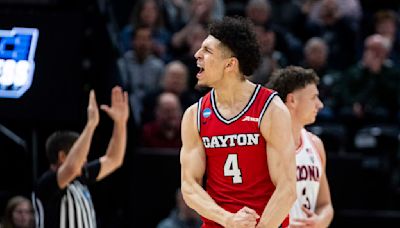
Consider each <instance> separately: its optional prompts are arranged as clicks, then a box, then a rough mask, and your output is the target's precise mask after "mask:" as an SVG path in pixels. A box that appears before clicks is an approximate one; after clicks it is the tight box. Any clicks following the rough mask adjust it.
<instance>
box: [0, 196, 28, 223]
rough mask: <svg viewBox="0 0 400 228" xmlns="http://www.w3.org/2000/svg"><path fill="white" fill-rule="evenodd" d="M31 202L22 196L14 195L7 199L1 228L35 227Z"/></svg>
mask: <svg viewBox="0 0 400 228" xmlns="http://www.w3.org/2000/svg"><path fill="white" fill-rule="evenodd" d="M34 225H35V220H34V215H33V208H32V203H31V201H30V200H29V199H27V198H25V197H23V196H14V197H12V198H11V199H9V200H8V202H7V206H6V209H5V213H4V222H3V226H0V227H2V228H33V227H35V226H34Z"/></svg>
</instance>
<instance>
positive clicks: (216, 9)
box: [171, 0, 225, 56]
mask: <svg viewBox="0 0 400 228" xmlns="http://www.w3.org/2000/svg"><path fill="white" fill-rule="evenodd" d="M224 9H225V6H224V3H223V1H222V0H192V1H191V2H190V5H189V9H188V11H189V20H188V21H187V22H186V24H185V25H184V27H183V28H181V29H180V30H179V31H178V32H176V33H174V34H173V36H172V40H171V46H172V48H173V51H174V52H175V56H180V55H182V54H183V53H185V52H187V51H188V49H189V45H188V44H187V43H186V41H187V39H188V37H189V36H191V35H192V34H191V33H190V32H191V30H192V27H193V26H194V25H196V24H201V25H204V26H207V25H208V24H209V23H210V22H211V21H213V20H220V19H222V17H223V16H224Z"/></svg>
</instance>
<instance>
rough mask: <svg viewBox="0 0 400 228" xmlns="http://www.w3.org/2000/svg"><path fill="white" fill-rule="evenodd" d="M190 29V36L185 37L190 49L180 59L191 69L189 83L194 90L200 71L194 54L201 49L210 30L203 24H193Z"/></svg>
mask: <svg viewBox="0 0 400 228" xmlns="http://www.w3.org/2000/svg"><path fill="white" fill-rule="evenodd" d="M189 30H190V31H189V34H190V36H186V39H185V45H186V46H187V47H188V50H187V51H186V52H184V53H182V55H180V56H179V57H178V59H179V60H181V61H182V62H183V63H184V64H185V65H186V66H187V67H188V69H189V82H188V85H189V89H190V90H193V89H194V88H195V85H196V84H197V78H196V75H197V73H198V72H199V68H198V67H197V62H196V58H194V54H195V53H196V52H197V50H199V49H200V47H201V44H202V43H203V41H204V40H205V39H206V38H207V36H208V32H207V28H206V26H205V25H202V24H193V25H192V26H191V27H190V28H189Z"/></svg>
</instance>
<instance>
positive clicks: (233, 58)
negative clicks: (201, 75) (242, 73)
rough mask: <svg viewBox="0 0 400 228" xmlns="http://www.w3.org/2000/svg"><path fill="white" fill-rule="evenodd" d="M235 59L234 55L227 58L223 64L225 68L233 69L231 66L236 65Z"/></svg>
mask: <svg viewBox="0 0 400 228" xmlns="http://www.w3.org/2000/svg"><path fill="white" fill-rule="evenodd" d="M237 63H238V61H237V59H236V58H235V57H231V58H229V59H228V61H227V63H226V64H225V68H227V69H233V67H235V66H237Z"/></svg>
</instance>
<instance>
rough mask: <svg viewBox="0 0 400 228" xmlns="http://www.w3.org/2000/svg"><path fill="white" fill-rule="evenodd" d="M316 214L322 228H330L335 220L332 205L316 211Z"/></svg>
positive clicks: (326, 205)
mask: <svg viewBox="0 0 400 228" xmlns="http://www.w3.org/2000/svg"><path fill="white" fill-rule="evenodd" d="M315 213H316V214H317V215H318V217H319V224H320V227H329V224H331V222H332V219H333V213H334V212H333V207H332V204H325V205H323V206H321V207H319V208H317V209H316V211H315Z"/></svg>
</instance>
